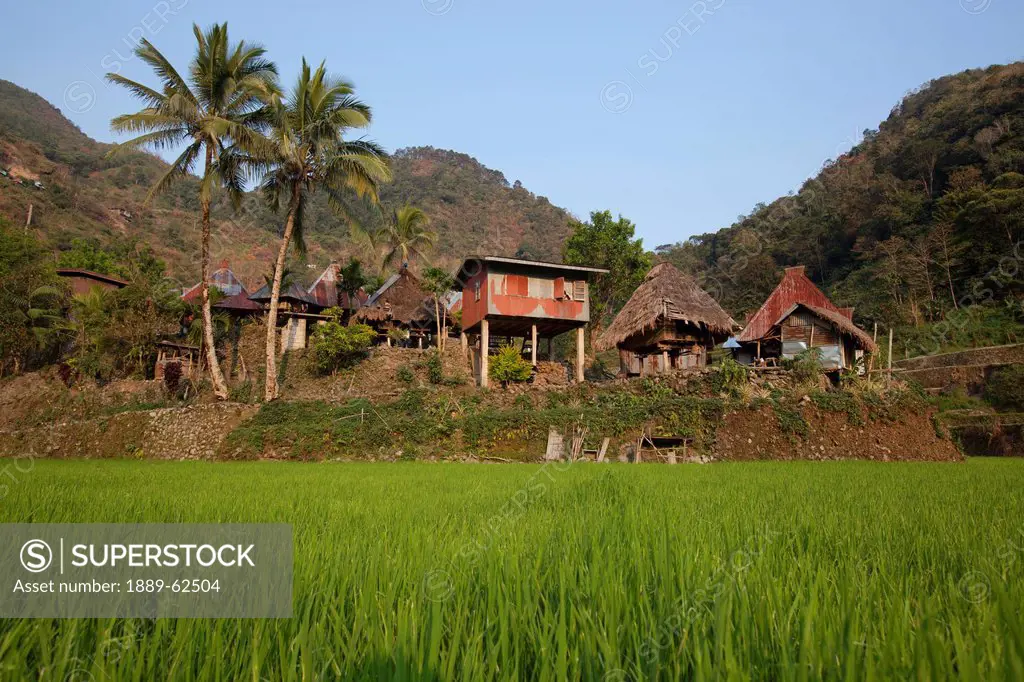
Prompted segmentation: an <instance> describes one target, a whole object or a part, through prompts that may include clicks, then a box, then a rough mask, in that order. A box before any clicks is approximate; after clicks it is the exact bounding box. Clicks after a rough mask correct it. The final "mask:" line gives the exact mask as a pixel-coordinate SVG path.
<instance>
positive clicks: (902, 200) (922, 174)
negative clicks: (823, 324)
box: [657, 63, 1024, 326]
mask: <svg viewBox="0 0 1024 682" xmlns="http://www.w3.org/2000/svg"><path fill="white" fill-rule="evenodd" d="M1022 240H1024V63H1015V64H1010V65H1007V66H993V67H990V68H987V69H983V70H971V71H965V72H963V73H960V74H956V75H953V76H947V77H944V78H940V79H938V80H935V81H932V82H930V83H927V84H926V85H924V86H923V87H921V88H920V89H919V90H916V91H914V92H911V93H910V94H908V95H907V96H906V97H905V98H904V99H903V101H902V102H900V103H899V104H898V105H897V106H896V107H895V108H894V109H893V110H892V113H891V114H890V115H889V117H888V118H887V119H886V120H885V121H884V122H883V123H882V124H881V125H880V126H879V128H878V130H867V131H865V133H864V139H863V141H862V142H861V143H860V144H858V145H857V146H856V147H855V148H854V149H852V150H851V151H850V152H849V153H847V154H845V155H843V156H842V157H840V158H839V159H836V160H834V161H831V162H829V163H827V164H826V166H825V167H824V168H823V169H822V171H821V172H820V174H819V175H818V176H817V177H815V178H813V179H811V180H809V181H807V182H806V183H805V184H804V185H803V186H802V187H801V188H800V190H799V191H798V192H797V193H795V194H791V195H790V196H786V197H782V198H780V199H778V200H776V201H773V202H772V203H770V204H767V205H763V204H762V205H758V206H756V207H755V208H754V210H753V212H752V213H751V214H750V215H749V216H746V217H742V218H741V219H740V220H738V222H736V223H735V224H733V225H732V226H730V227H728V228H725V229H723V230H719V231H718V232H714V233H709V234H703V235H700V236H696V237H693V238H691V239H689V240H687V241H685V242H683V243H679V244H674V245H665V246H661V247H659V248H658V249H657V251H658V253H659V254H660V256H661V257H662V258H664V259H667V260H669V261H672V262H673V263H676V264H677V265H680V266H682V267H683V268H685V269H687V270H690V271H691V272H695V273H700V274H701V275H702V276H703V278H704V280H705V282H706V283H707V285H708V289H709V291H712V292H713V293H715V294H716V295H717V296H718V297H719V298H720V299H721V302H722V304H723V305H724V306H725V308H726V309H727V310H729V311H731V312H733V313H734V314H735V315H736V317H737V319H738V320H742V319H743V317H744V314H745V313H749V312H751V311H753V310H755V309H756V308H757V307H758V306H759V305H760V303H761V302H762V301H763V300H764V299H765V297H766V296H767V295H768V294H769V293H770V292H771V290H772V288H773V287H774V286H775V284H776V283H777V282H778V277H779V275H780V274H781V268H782V267H783V266H787V265H797V264H806V265H807V267H808V272H809V274H810V275H811V276H812V277H813V278H814V279H815V281H817V282H820V283H821V284H822V285H823V286H824V288H825V289H826V290H828V291H829V292H830V293H831V294H832V295H833V297H834V298H835V300H836V302H837V303H841V304H843V305H853V306H856V308H857V309H856V319H857V320H858V321H859V322H861V323H865V324H867V323H869V322H874V321H877V322H880V323H882V324H883V325H890V324H891V325H895V326H899V325H908V326H919V325H923V324H926V323H927V322H932V321H936V320H940V319H942V318H943V316H944V315H946V314H947V313H949V312H950V311H955V310H957V309H958V308H963V307H965V305H968V304H971V303H984V302H990V301H996V302H1003V301H1007V302H1013V301H1014V297H1015V296H1017V297H1019V294H1020V292H1021V285H1022V279H1024V245H1022ZM1018 307H1019V306H1018Z"/></svg>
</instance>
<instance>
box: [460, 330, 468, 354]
mask: <svg viewBox="0 0 1024 682" xmlns="http://www.w3.org/2000/svg"><path fill="white" fill-rule="evenodd" d="M459 343H460V344H461V345H462V354H463V355H465V354H466V351H468V350H469V340H468V339H467V338H466V332H465V331H462V332H459Z"/></svg>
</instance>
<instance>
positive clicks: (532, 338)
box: [530, 325, 537, 367]
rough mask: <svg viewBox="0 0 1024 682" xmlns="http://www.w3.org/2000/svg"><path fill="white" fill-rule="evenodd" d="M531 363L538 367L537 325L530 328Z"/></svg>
mask: <svg viewBox="0 0 1024 682" xmlns="http://www.w3.org/2000/svg"><path fill="white" fill-rule="evenodd" d="M530 362H531V363H532V364H533V366H534V367H536V366H537V325H532V326H531V327H530Z"/></svg>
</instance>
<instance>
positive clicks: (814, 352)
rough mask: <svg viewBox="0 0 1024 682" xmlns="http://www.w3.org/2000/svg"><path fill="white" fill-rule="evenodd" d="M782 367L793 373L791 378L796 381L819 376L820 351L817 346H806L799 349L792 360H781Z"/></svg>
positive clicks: (804, 380)
mask: <svg viewBox="0 0 1024 682" xmlns="http://www.w3.org/2000/svg"><path fill="white" fill-rule="evenodd" d="M783 367H785V368H786V369H788V370H789V371H791V372H792V373H793V378H794V379H796V380H797V381H798V382H801V383H806V382H810V381H813V380H815V379H817V378H818V377H819V376H821V373H822V369H821V351H820V350H819V349H817V348H808V349H807V350H805V351H801V352H800V353H798V354H797V355H796V356H794V357H793V359H792V360H785V361H783Z"/></svg>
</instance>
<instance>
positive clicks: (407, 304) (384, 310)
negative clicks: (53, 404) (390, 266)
mask: <svg viewBox="0 0 1024 682" xmlns="http://www.w3.org/2000/svg"><path fill="white" fill-rule="evenodd" d="M429 298H430V297H429V296H427V294H426V292H424V291H423V285H422V284H421V283H420V280H419V278H417V277H416V276H415V275H413V274H412V273H411V272H409V269H408V268H407V267H406V266H404V265H403V266H402V268H401V269H400V270H399V271H398V272H397V273H395V274H394V275H391V277H389V278H388V279H387V281H386V282H384V284H383V285H382V286H381V288H380V289H378V290H377V291H375V292H374V294H373V295H372V296H371V297H370V299H369V300H368V301H367V302H366V305H365V306H363V307H362V308H360V309H359V310H357V311H356V313H355V315H354V319H355V320H356V321H358V322H364V323H374V322H378V323H379V322H384V321H388V320H390V321H391V322H393V323H395V324H398V325H402V326H406V327H411V326H425V325H427V324H429V322H430V321H431V320H432V319H433V310H434V304H433V303H432V302H430V300H429Z"/></svg>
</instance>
